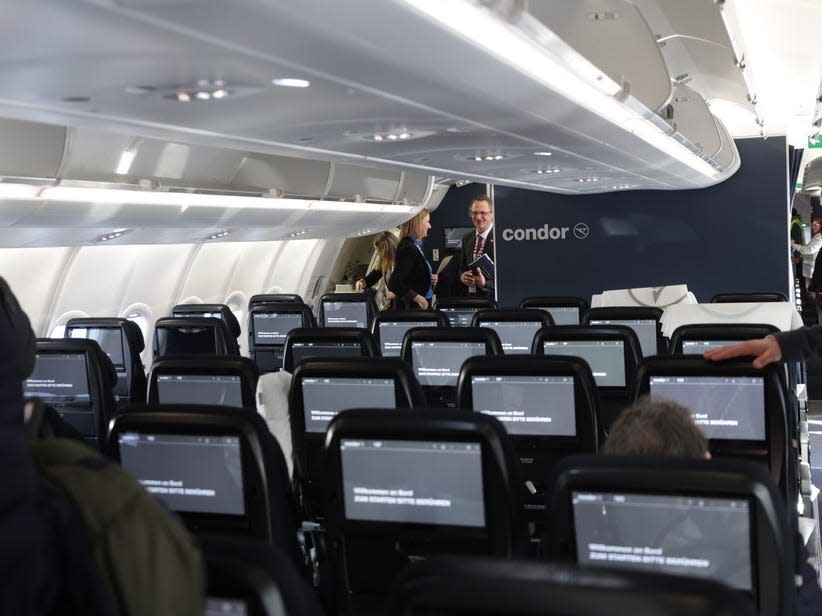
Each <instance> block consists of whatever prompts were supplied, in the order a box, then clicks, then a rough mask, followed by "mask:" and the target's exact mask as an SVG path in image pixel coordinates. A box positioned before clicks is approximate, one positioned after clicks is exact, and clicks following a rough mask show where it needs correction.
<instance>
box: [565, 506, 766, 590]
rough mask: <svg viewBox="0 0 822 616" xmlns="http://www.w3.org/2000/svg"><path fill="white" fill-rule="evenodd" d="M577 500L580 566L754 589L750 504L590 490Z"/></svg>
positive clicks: (576, 537) (575, 507) (576, 514)
mask: <svg viewBox="0 0 822 616" xmlns="http://www.w3.org/2000/svg"><path fill="white" fill-rule="evenodd" d="M571 499H572V501H571V502H572V507H573V517H574V533H575V539H576V549H577V561H578V562H579V563H580V564H583V565H591V566H597V567H611V568H614V569H641V570H647V571H654V572H657V573H666V574H672V575H686V576H690V577H698V578H707V579H712V580H717V581H719V582H723V583H724V584H727V585H728V586H730V587H731V588H737V589H740V590H752V588H753V565H752V560H751V558H752V556H751V555H752V550H751V512H750V503H749V502H748V501H747V500H744V499H731V498H715V497H710V498H708V497H703V496H673V495H658V494H632V493H623V492H618V493H617V492H588V491H585V492H572V493H571Z"/></svg>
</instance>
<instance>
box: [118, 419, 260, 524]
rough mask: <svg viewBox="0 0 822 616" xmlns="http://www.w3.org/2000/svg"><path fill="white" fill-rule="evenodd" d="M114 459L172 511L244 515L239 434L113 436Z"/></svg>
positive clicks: (134, 434) (136, 433)
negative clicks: (116, 445)
mask: <svg viewBox="0 0 822 616" xmlns="http://www.w3.org/2000/svg"><path fill="white" fill-rule="evenodd" d="M119 444H120V463H121V464H122V465H123V468H125V469H126V470H127V471H128V472H129V473H131V474H132V475H134V476H135V477H136V478H137V480H138V481H139V482H140V483H141V484H143V486H144V487H145V488H146V490H147V491H148V492H149V493H151V494H153V495H155V496H156V497H157V498H159V499H160V500H161V501H163V502H164V503H165V504H166V505H168V507H169V508H170V509H171V510H172V511H181V512H188V513H211V514H225V515H244V514H245V502H244V500H243V494H244V490H243V471H242V458H241V454H240V438H239V437H237V436H206V435H193V434H147V433H138V432H123V433H122V434H120V435H119Z"/></svg>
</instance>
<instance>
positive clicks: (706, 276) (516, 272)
mask: <svg viewBox="0 0 822 616" xmlns="http://www.w3.org/2000/svg"><path fill="white" fill-rule="evenodd" d="M736 143H737V147H738V149H739V153H740V156H741V159H742V166H741V168H740V169H739V171H737V172H736V174H734V175H733V176H732V177H731V178H730V179H728V180H726V181H725V182H722V183H721V184H718V185H716V186H712V187H710V188H705V189H700V190H677V191H666V190H643V191H622V192H613V193H603V194H599V195H587V196H567V195H559V194H555V193H547V192H540V191H532V190H524V189H518V188H509V187H505V186H495V188H494V197H495V217H496V229H495V232H496V235H495V237H496V257H497V259H496V260H497V272H498V276H497V289H498V294H499V298H498V299H499V303H500V305H515V304H517V303H518V302H519V300H520V299H521V298H523V297H528V296H534V295H577V296H580V297H583V298H586V299H590V297H591V295H592V294H594V293H601V292H602V291H603V290H606V289H623V288H631V287H647V286H661V285H667V284H681V283H685V284H687V285H688V288H689V289H690V290H691V291H692V292H693V293H694V294H695V295H696V297H697V299H698V300H699V301H700V302H707V301H710V298H711V297H712V296H713V295H714V294H716V293H719V292H723V291H763V290H767V291H781V292H782V293H785V294H786V295H787V294H788V286H789V283H788V267H789V265H788V251H787V246H788V239H787V238H788V212H789V209H790V208H789V207H788V203H787V199H788V192H787V188H788V170H787V147H786V142H785V139H784V138H782V137H771V138H769V139H767V140H762V139H758V138H757V139H741V140H737V142H736ZM484 190H485V187H484V186H483V185H481V184H474V185H469V186H466V187H464V188H461V189H458V190H453V191H451V192H449V194H448V195H447V198H446V199H445V200H443V203H442V204H441V206H440V208H438V209H437V211H436V212H434V215H433V216H432V223H433V224H434V225H435V226H434V230H433V231H432V236H433V237H432V238H431V239H432V240H434V241H433V242H431V243H430V244H429V247H428V248H429V250H430V248H432V247H434V246H432V245H431V244H436V243H438V242H437V241H436V240H437V239H439V240H440V241H441V237H442V227H443V226H455V225H457V224H465V225H470V221H469V219H468V215H467V211H468V205H469V202H470V198H471V196H472V195H473V194H479V193H482V192H484ZM563 229H567V230H565V231H564V232H563ZM586 229H587V232H586ZM575 230H576V233H575ZM535 236H536V238H537V239H525V238H533V237H535ZM563 237H564V239H563ZM519 238H522V239H519ZM552 238H555V239H552Z"/></svg>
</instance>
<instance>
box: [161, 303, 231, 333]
mask: <svg viewBox="0 0 822 616" xmlns="http://www.w3.org/2000/svg"><path fill="white" fill-rule="evenodd" d="M171 316H172V317H214V318H217V319H220V320H221V321H223V323H225V324H226V327H228V332H229V333H230V334H231V338H232V339H233V340H237V338H239V337H240V334H241V333H242V327H240V322H239V321H238V320H237V317H236V316H235V315H234V313H233V312H231V308H229V307H228V306H226V305H225V304H177V305H176V306H174V308H172V309H171Z"/></svg>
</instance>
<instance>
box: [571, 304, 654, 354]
mask: <svg viewBox="0 0 822 616" xmlns="http://www.w3.org/2000/svg"><path fill="white" fill-rule="evenodd" d="M662 313H663V310H662V308H655V307H653V306H613V307H603V308H591V309H589V310H588V312H587V313H586V315H585V319H584V321H583V323H584V324H585V325H612V324H614V325H627V326H628V327H630V328H631V329H633V330H634V331H635V332H636V335H637V338H639V347H640V352H641V353H642V357H649V356H651V355H661V354H662V353H664V352H665V351H666V350H667V348H668V345H667V343H666V342H665V339H664V338H663V337H662V325H661V323H660V321H661V319H662Z"/></svg>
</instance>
